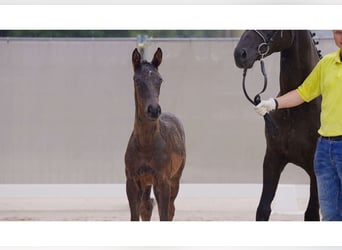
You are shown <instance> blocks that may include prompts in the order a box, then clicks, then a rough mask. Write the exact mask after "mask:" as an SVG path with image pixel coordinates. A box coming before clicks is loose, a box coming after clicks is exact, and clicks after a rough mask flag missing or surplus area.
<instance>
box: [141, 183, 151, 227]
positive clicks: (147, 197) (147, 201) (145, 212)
mask: <svg viewBox="0 0 342 250" xmlns="http://www.w3.org/2000/svg"><path fill="white" fill-rule="evenodd" d="M152 210H153V199H151V186H147V187H146V189H145V191H144V194H143V197H142V200H141V206H140V215H141V219H142V220H143V221H150V220H151V216H152Z"/></svg>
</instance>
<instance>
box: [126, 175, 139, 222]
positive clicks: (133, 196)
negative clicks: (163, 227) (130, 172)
mask: <svg viewBox="0 0 342 250" xmlns="http://www.w3.org/2000/svg"><path fill="white" fill-rule="evenodd" d="M126 194H127V198H128V202H129V208H130V211H131V221H138V220H139V212H140V203H141V196H142V192H141V190H139V188H138V186H137V185H136V183H134V182H133V180H126Z"/></svg>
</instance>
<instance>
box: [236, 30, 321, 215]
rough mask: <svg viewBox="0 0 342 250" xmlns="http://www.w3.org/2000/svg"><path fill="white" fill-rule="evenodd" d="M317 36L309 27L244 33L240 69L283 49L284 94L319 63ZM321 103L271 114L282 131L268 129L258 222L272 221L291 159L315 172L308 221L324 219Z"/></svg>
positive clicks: (239, 50)
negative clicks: (318, 164)
mask: <svg viewBox="0 0 342 250" xmlns="http://www.w3.org/2000/svg"><path fill="white" fill-rule="evenodd" d="M312 37H313V35H312V34H311V32H309V31H306V30H282V31H280V30H260V31H258V30H248V31H245V32H244V33H243V34H242V36H241V38H240V41H239V43H238V45H237V46H236V48H235V51H234V58H235V63H236V65H237V66H238V67H239V68H244V69H247V68H251V67H253V64H254V62H255V61H256V60H260V59H262V57H263V56H264V57H266V56H268V55H271V54H272V53H274V52H280V92H279V95H283V94H285V93H287V92H289V91H290V90H293V89H295V88H297V87H298V86H299V85H300V84H301V83H302V82H303V81H304V80H305V78H306V77H307V75H308V74H309V73H310V72H311V71H312V69H313V68H314V66H315V65H316V64H317V62H318V61H319V59H320V53H319V51H317V48H316V46H315V45H316V44H317V43H316V42H315V41H314V40H313V38H312ZM262 54H264V55H262ZM320 106H321V99H320V98H316V99H315V100H313V101H311V102H310V103H304V104H302V105H300V106H298V107H295V108H291V109H280V110H278V111H276V112H271V113H270V116H271V118H272V120H273V121H274V122H275V124H276V125H277V127H278V134H277V135H276V136H275V135H274V134H273V133H271V131H269V130H268V128H267V127H266V128H265V136H266V143H267V148H266V153H265V157H264V162H263V189H262V195H261V198H260V202H259V205H258V209H257V213H256V220H269V217H270V214H271V203H272V201H273V198H274V195H275V193H276V189H277V186H278V183H279V178H280V175H281V173H282V171H283V170H284V168H285V166H286V165H287V163H293V164H296V165H298V166H300V167H302V168H303V169H304V170H305V171H306V173H307V174H308V175H309V176H310V199H309V203H308V206H307V209H306V211H305V216H304V219H305V220H319V219H320V216H319V203H318V194H317V183H316V177H315V174H314V167H313V158H314V152H315V148H316V142H317V138H318V133H317V130H318V128H319V126H320V120H319V116H320Z"/></svg>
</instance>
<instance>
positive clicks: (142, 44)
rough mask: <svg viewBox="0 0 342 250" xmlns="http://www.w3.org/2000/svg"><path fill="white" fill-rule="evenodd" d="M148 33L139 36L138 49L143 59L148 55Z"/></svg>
mask: <svg viewBox="0 0 342 250" xmlns="http://www.w3.org/2000/svg"><path fill="white" fill-rule="evenodd" d="M147 41H148V37H147V35H138V36H137V49H138V51H139V53H140V55H141V59H142V60H146V55H147Z"/></svg>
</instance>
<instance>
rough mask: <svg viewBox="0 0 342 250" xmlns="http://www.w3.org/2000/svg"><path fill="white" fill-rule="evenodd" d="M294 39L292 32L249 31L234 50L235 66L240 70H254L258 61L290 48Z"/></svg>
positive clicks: (243, 35)
mask: <svg viewBox="0 0 342 250" xmlns="http://www.w3.org/2000/svg"><path fill="white" fill-rule="evenodd" d="M293 39H294V35H293V32H292V31H290V30H247V31H245V32H244V33H243V34H242V36H241V38H240V40H239V43H238V44H237V46H236V48H235V50H234V59H235V64H236V66H237V67H239V68H244V69H247V68H252V67H253V64H254V62H255V61H256V60H260V59H261V58H263V57H266V56H268V55H270V54H272V53H274V52H278V51H281V50H284V49H286V48H288V47H290V46H291V45H292V43H293Z"/></svg>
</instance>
